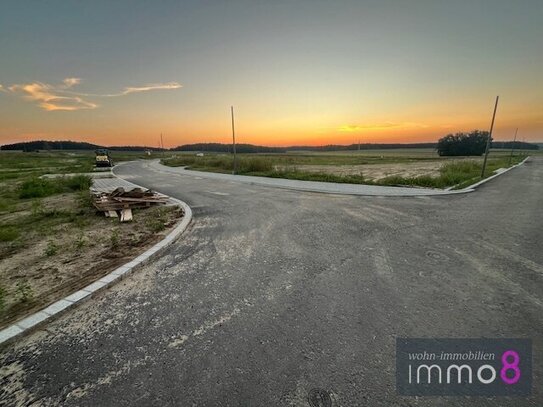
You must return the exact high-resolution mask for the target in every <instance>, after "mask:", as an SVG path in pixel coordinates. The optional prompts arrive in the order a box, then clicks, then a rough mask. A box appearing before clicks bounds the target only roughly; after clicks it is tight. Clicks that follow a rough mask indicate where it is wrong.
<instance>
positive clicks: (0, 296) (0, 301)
mask: <svg viewBox="0 0 543 407" xmlns="http://www.w3.org/2000/svg"><path fill="white" fill-rule="evenodd" d="M5 306H6V290H4V287H2V286H1V285H0V313H2V312H3V311H4V307H5Z"/></svg>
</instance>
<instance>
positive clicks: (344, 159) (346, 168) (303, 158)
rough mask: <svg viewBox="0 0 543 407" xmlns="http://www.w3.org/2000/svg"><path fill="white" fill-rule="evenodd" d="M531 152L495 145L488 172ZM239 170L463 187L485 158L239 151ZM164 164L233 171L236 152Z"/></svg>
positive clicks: (175, 158) (422, 152)
mask: <svg viewBox="0 0 543 407" xmlns="http://www.w3.org/2000/svg"><path fill="white" fill-rule="evenodd" d="M526 154H527V152H526V151H517V152H516V153H515V154H514V156H513V157H512V158H511V159H510V153H509V151H504V150H495V151H492V152H491V154H490V155H489V160H488V164H487V171H486V176H490V175H492V173H493V171H495V170H497V169H498V168H507V167H509V166H510V165H514V164H517V163H519V162H520V161H522V160H523V159H524V158H525V157H526ZM237 161H238V162H237V173H238V174H243V175H256V176H264V177H274V178H288V179H297V180H305V181H328V182H341V183H354V184H369V185H399V186H413V187H429V188H447V187H453V188H463V187H466V186H468V185H470V184H473V183H475V182H477V181H479V180H480V175H481V169H482V164H483V159H482V157H477V158H474V157H461V156H460V157H440V156H438V154H437V152H436V151H435V150H434V149H410V148H406V149H389V150H387V149H384V150H362V151H348V152H322V153H321V152H311V153H309V152H303V151H298V152H289V153H286V154H238V158H237ZM162 162H163V163H164V164H165V165H169V166H183V167H187V168H188V169H194V170H200V171H212V172H222V173H231V172H232V170H233V168H234V160H233V157H232V154H217V153H211V154H209V153H208V154H204V155H203V156H198V155H196V153H181V154H180V153H176V154H171V153H170V154H168V156H167V158H164V159H162Z"/></svg>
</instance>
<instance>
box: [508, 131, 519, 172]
mask: <svg viewBox="0 0 543 407" xmlns="http://www.w3.org/2000/svg"><path fill="white" fill-rule="evenodd" d="M517 132H518V127H517V129H516V130H515V138H514V139H513V145H512V146H511V155H510V156H509V165H511V160H512V159H513V150H514V149H515V142H516V141H517Z"/></svg>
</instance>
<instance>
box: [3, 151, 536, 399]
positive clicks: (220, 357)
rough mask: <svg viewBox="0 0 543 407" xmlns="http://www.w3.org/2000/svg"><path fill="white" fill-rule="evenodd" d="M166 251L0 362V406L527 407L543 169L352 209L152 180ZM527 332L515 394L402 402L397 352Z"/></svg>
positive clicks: (319, 197)
mask: <svg viewBox="0 0 543 407" xmlns="http://www.w3.org/2000/svg"><path fill="white" fill-rule="evenodd" d="M116 172H117V174H119V175H120V176H122V177H124V178H126V179H128V180H130V181H133V182H135V183H138V184H141V185H144V186H147V187H152V188H153V189H156V190H158V191H160V192H163V193H166V194H169V195H172V196H174V197H177V198H180V199H182V200H184V201H186V202H187V203H188V204H189V205H190V206H191V207H192V208H193V211H194V220H193V223H192V225H191V226H190V227H189V229H188V230H187V232H186V233H185V234H184V235H183V236H182V237H181V238H180V239H179V241H178V242H176V243H175V244H174V245H173V246H172V247H171V248H170V249H169V250H168V251H167V252H166V254H165V255H164V256H163V257H162V258H160V259H159V260H158V261H156V262H155V263H154V264H150V265H147V266H145V267H144V268H142V269H141V270H140V271H138V272H136V273H135V274H133V275H132V276H130V277H129V278H128V279H125V280H123V281H122V282H121V283H119V284H118V285H116V286H114V287H113V288H111V289H109V290H106V291H104V292H103V293H101V294H100V295H99V296H97V297H96V298H94V299H92V300H90V301H89V302H87V303H85V304H83V305H82V306H81V307H79V308H77V309H76V310H75V311H72V312H70V313H69V314H67V315H65V316H64V317H62V318H61V319H59V320H57V321H56V322H54V323H52V324H49V325H48V326H47V327H46V328H45V329H43V330H42V331H39V332H36V333H34V334H32V335H30V336H28V337H26V338H24V339H22V340H20V341H19V342H18V343H17V344H16V345H11V346H9V347H7V348H5V349H4V350H3V351H2V354H1V355H0V363H1V366H2V367H1V368H0V380H1V381H0V383H1V386H2V389H1V390H0V403H3V404H5V405H17V404H20V405H25V404H32V403H34V404H35V405H57V404H61V405H67V406H192V405H202V406H204V405H207V406H238V405H247V406H288V405H294V406H308V405H309V404H308V401H307V394H308V392H309V391H310V390H311V389H313V388H321V389H324V390H326V391H328V392H330V393H331V398H332V399H333V401H334V403H335V405H338V406H339V405H341V406H437V405H454V406H492V407H494V406H541V405H542V401H543V390H542V385H541V383H542V382H541V380H542V375H543V370H542V366H543V359H542V356H541V355H542V351H543V345H542V342H541V338H542V337H543V250H541V249H542V247H541V242H542V241H543V220H542V219H543V216H542V215H543V213H542V208H543V160H541V159H537V160H536V159H532V160H530V161H528V162H527V163H526V164H525V165H523V166H521V167H519V168H516V169H514V170H513V171H510V172H508V173H507V174H504V175H503V176H501V177H499V178H497V179H495V180H493V181H492V182H490V183H488V184H485V185H483V186H482V187H481V188H479V190H478V191H477V192H475V193H471V194H461V195H453V196H436V197H412V198H395V197H386V198H380V197H354V196H345V195H343V196H339V195H326V194H319V193H309V192H296V191H290V190H284V189H276V188H271V187H263V186H256V185H250V184H243V183H237V182H229V181H226V180H214V179H206V178H202V177H198V176H193V175H174V174H171V173H168V172H160V170H159V169H157V167H153V166H149V164H148V163H143V162H137V163H129V164H126V165H122V166H120V167H119V168H118V169H117V171H116ZM397 336H403V337H473V338H478V337H528V338H532V340H533V346H534V360H533V362H534V388H533V395H532V396H531V397H530V398H514V399H513V398H511V399H508V398H496V399H488V398H459V397H448V398H438V397H426V398H425V397H421V398H411V397H400V396H398V395H397V394H396V389H395V376H394V374H395V339H396V337H397Z"/></svg>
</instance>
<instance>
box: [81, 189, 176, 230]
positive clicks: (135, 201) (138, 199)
mask: <svg viewBox="0 0 543 407" xmlns="http://www.w3.org/2000/svg"><path fill="white" fill-rule="evenodd" d="M91 194H92V203H93V205H94V207H95V208H96V209H98V210H99V211H101V212H104V213H105V215H106V216H108V217H117V216H119V215H120V217H121V222H125V221H129V220H132V209H134V208H147V207H149V206H152V205H160V204H165V203H166V201H167V200H168V197H166V196H164V195H160V194H158V193H156V192H153V191H151V190H148V189H147V190H143V189H141V188H132V189H130V190H125V189H124V188H122V187H119V188H116V189H115V190H113V191H112V192H103V191H96V190H91ZM118 212H120V213H118Z"/></svg>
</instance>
